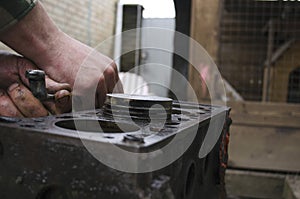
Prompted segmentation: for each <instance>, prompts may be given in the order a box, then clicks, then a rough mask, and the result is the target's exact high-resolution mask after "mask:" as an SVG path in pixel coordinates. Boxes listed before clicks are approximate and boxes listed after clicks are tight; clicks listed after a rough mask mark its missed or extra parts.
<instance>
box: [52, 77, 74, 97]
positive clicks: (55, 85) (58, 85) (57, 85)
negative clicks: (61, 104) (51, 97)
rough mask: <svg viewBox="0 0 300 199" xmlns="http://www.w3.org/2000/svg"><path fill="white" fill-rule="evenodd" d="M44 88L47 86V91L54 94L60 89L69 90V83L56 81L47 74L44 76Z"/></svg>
mask: <svg viewBox="0 0 300 199" xmlns="http://www.w3.org/2000/svg"><path fill="white" fill-rule="evenodd" d="M46 88H47V91H48V93H52V94H54V93H56V92H58V91H60V90H67V91H71V86H70V84H67V83H58V82H56V81H54V80H52V79H50V78H49V77H48V76H46Z"/></svg>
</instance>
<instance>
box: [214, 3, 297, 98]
mask: <svg viewBox="0 0 300 199" xmlns="http://www.w3.org/2000/svg"><path fill="white" fill-rule="evenodd" d="M299 37H300V1H297V0H293V1H287V0H285V1H282V0H278V1H276V0H275V1H274V0H273V1H270V0H268V1H263V0H256V1H255V0H223V1H222V12H221V23H220V38H219V39H220V48H219V57H218V62H219V63H218V64H219V67H220V71H221V73H222V75H223V76H224V78H225V79H226V80H227V81H228V82H229V83H230V84H231V85H232V87H233V88H234V89H235V90H236V91H237V92H238V93H239V94H240V95H241V96H242V97H243V98H244V99H245V100H251V101H272V102H293V103H295V102H300V95H299V88H300V86H299V82H300V81H299V79H300V76H299V69H297V68H299V67H300V40H299ZM297 71H298V72H297ZM291 79H292V80H291ZM295 84H297V85H295Z"/></svg>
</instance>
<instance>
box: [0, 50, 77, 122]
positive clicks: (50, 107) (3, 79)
mask: <svg viewBox="0 0 300 199" xmlns="http://www.w3.org/2000/svg"><path fill="white" fill-rule="evenodd" d="M29 69H37V67H36V66H35V65H34V64H33V63H32V62H31V61H29V60H27V59H25V58H23V57H20V56H17V55H14V54H10V53H7V52H3V51H0V115H2V116H10V117H23V116H24V117H41V116H46V115H48V111H49V112H51V113H53V114H59V113H62V112H67V111H70V109H71V105H70V102H71V99H70V96H71V94H70V90H71V89H70V86H69V85H68V84H60V83H57V82H55V81H53V80H51V79H50V78H48V77H46V87H47V90H48V93H52V94H54V95H55V99H56V100H55V102H45V103H43V104H42V103H41V102H40V101H39V100H38V99H36V98H35V97H34V96H33V95H32V93H31V92H30V91H29V89H28V88H27V87H26V86H28V85H29V83H28V80H27V79H26V78H25V71H26V70H29Z"/></svg>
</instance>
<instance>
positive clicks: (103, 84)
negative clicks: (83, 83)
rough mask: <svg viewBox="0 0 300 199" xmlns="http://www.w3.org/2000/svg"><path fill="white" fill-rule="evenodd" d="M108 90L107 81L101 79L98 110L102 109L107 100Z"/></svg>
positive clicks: (97, 96)
mask: <svg viewBox="0 0 300 199" xmlns="http://www.w3.org/2000/svg"><path fill="white" fill-rule="evenodd" d="M106 94H107V88H106V81H105V78H104V76H101V77H100V80H99V83H98V87H97V92H96V108H100V107H102V106H103V104H104V101H105V99H106Z"/></svg>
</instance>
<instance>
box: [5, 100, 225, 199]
mask: <svg viewBox="0 0 300 199" xmlns="http://www.w3.org/2000/svg"><path fill="white" fill-rule="evenodd" d="M118 99H119V98H118V97H117V98H115V96H113V95H112V96H108V100H107V101H106V103H105V106H104V107H103V108H101V109H97V110H96V111H95V110H94V111H79V112H74V113H68V114H62V115H57V116H48V117H43V118H23V119H16V118H6V117H1V118H0V128H1V130H0V131H1V133H0V198H1V199H8V198H9V199H11V198H13V199H14V198H16V199H17V198H23V199H60V198H61V199H84V198H88V199H92V198H95V199H96V198H97V199H99V198H105V199H108V198H109V199H122V198H124V199H125V198H126V199H142V198H143V199H144V198H145V199H146V198H149V199H150V198H151V199H198V198H204V199H214V198H225V195H226V193H225V188H224V175H225V169H226V164H227V142H228V136H229V126H230V122H231V121H230V118H229V111H230V109H229V108H227V107H221V106H210V105H204V104H194V103H189V102H177V101H174V102H173V101H171V102H170V101H169V100H165V101H164V100H161V99H163V98H153V97H148V98H146V99H145V98H143V99H137V98H136V97H133V100H130V99H131V97H130V96H125V98H121V101H118ZM148 99H152V100H148ZM122 100H123V101H122ZM124 100H125V102H126V103H127V104H126V103H125V104H122V102H124ZM126 100H127V101H126ZM156 102H159V103H158V104H159V105H160V107H158V108H156V109H155V107H154V106H153V105H154V104H155V103H156ZM151 107H152V109H153V112H152V113H150V112H151V111H149V110H150V109H151ZM153 107H154V108H153ZM161 107H163V109H161ZM124 112H128V113H129V116H128V114H125V113H124ZM150 115H152V116H151V117H150ZM222 117H225V120H224V121H223V123H222V129H221V130H220V131H221V132H219V133H216V135H218V137H217V138H216V144H214V146H213V148H212V150H211V151H210V152H209V153H208V154H207V155H206V156H205V157H199V151H200V148H201V146H202V145H203V143H204V142H205V137H206V136H207V131H208V127H209V124H211V123H212V122H213V121H216V120H221V119H222ZM153 118H154V119H157V120H160V119H162V118H165V119H166V120H165V121H164V122H163V125H162V126H155V125H153V124H152V123H151V121H150V119H152V122H153V120H154V119H153ZM76 124H79V126H81V127H79V129H78V128H77V126H78V125H76ZM82 126H83V127H84V128H83V127H82ZM98 126H100V127H101V129H102V131H100V132H99V128H98ZM78 131H80V132H81V133H80V136H79V134H78ZM193 132H195V137H194V139H193V140H192V142H191V144H190V146H189V147H188V148H187V150H186V151H185V152H184V153H183V154H182V155H181V156H180V157H179V158H178V159H176V160H174V161H173V162H172V163H171V164H169V165H167V166H166V167H164V168H161V169H159V170H155V171H151V172H144V173H130V172H124V171H119V170H116V169H113V168H110V167H109V166H107V165H106V164H103V163H101V162H100V161H98V160H97V159H96V158H95V157H94V156H93V155H92V154H91V153H90V152H89V151H88V150H87V148H86V147H85V145H84V143H83V142H82V140H85V141H84V142H93V143H94V144H96V146H99V147H104V146H105V145H106V144H113V145H115V146H117V147H119V148H121V149H123V150H127V151H134V152H135V153H145V152H148V151H156V150H159V149H160V148H161V147H163V146H165V145H167V144H168V143H169V142H171V141H172V140H173V139H174V137H175V136H176V135H178V134H181V135H182V136H185V135H188V134H190V133H193ZM181 144H182V143H180V140H179V141H178V143H177V145H178V146H181ZM104 148H105V147H104ZM108 153H109V152H108ZM112 158H113V157H112Z"/></svg>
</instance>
